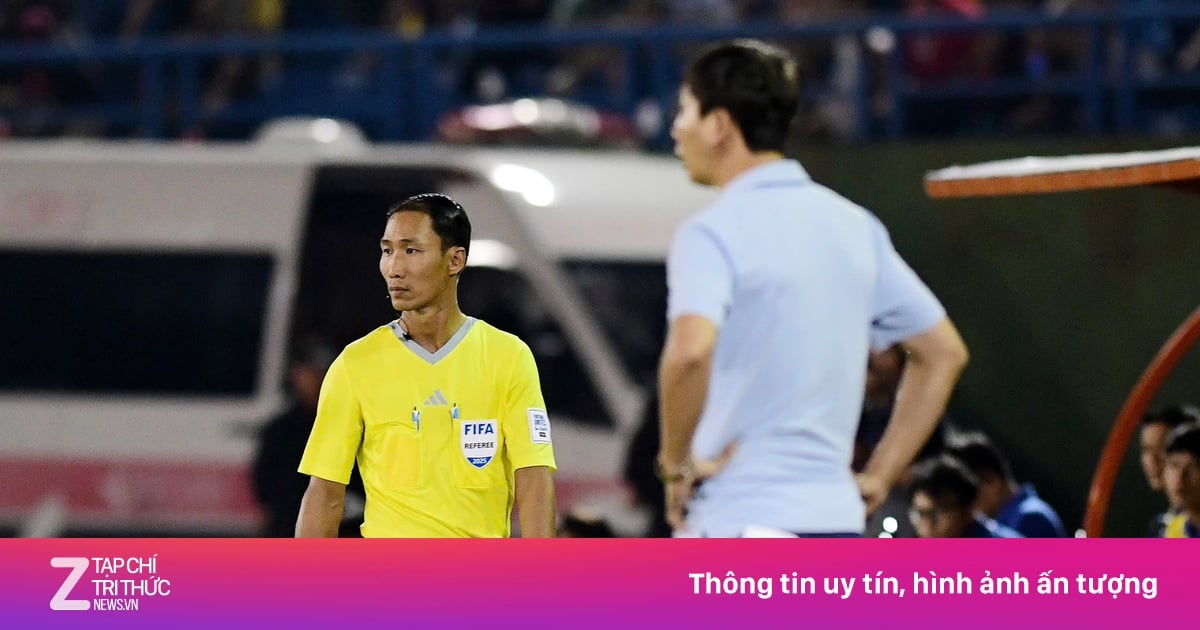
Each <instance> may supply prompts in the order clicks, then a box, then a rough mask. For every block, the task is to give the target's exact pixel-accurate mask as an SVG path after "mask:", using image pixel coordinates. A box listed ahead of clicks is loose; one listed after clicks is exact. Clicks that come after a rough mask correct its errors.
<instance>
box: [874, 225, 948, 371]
mask: <svg viewBox="0 0 1200 630" xmlns="http://www.w3.org/2000/svg"><path fill="white" fill-rule="evenodd" d="M872 227H873V231H874V235H875V254H876V256H875V259H876V261H878V265H879V266H878V272H879V273H878V276H877V277H876V285H875V298H874V305H873V307H872V312H871V346H872V348H874V349H875V350H883V349H885V348H887V347H889V346H891V345H893V344H895V343H898V342H900V341H903V340H905V339H908V338H909V337H913V336H916V335H919V334H921V333H923V332H925V331H927V330H929V329H931V328H933V327H934V326H935V325H936V324H937V323H938V322H940V321H942V319H944V318H945V317H946V309H944V308H943V307H942V304H941V302H939V301H938V299H937V297H935V296H934V295H933V291H930V290H929V287H927V286H925V283H924V282H922V281H921V279H920V278H919V277H917V274H916V272H914V271H913V270H912V268H911V267H909V266H908V263H906V262H904V259H903V258H901V257H900V254H899V253H897V252H896V248H895V247H894V246H893V245H892V239H891V237H889V236H888V232H887V229H886V228H884V227H883V224H882V223H879V222H878V220H876V221H875V222H874V225H873V226H872Z"/></svg>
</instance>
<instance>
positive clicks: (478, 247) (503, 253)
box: [467, 239, 517, 269]
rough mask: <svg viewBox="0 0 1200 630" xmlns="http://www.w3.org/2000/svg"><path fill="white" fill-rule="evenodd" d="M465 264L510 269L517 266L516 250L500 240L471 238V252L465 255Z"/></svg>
mask: <svg viewBox="0 0 1200 630" xmlns="http://www.w3.org/2000/svg"><path fill="white" fill-rule="evenodd" d="M467 266H468V267H493V268H495V269H512V268H513V267H516V266H517V252H515V251H513V248H511V247H509V246H508V245H505V244H504V243H501V242H500V241H493V240H490V239H479V240H472V241H471V253H470V254H469V255H468V256H467Z"/></svg>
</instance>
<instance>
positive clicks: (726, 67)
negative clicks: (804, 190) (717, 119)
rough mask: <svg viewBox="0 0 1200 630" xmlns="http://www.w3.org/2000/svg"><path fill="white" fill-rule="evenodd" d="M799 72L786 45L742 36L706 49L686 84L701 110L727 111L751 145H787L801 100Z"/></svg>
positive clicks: (759, 148)
mask: <svg viewBox="0 0 1200 630" xmlns="http://www.w3.org/2000/svg"><path fill="white" fill-rule="evenodd" d="M796 72H797V71H796V62H795V60H794V59H793V58H792V56H791V55H789V54H788V53H787V52H785V51H783V50H782V49H779V48H776V47H775V46H771V45H769V44H766V43H763V42H760V41H757V40H752V39H740V40H736V41H732V42H725V43H721V44H716V45H713V46H711V47H709V48H707V49H705V50H704V51H702V52H701V53H700V55H699V56H697V57H696V59H695V61H693V62H692V63H691V65H690V66H689V67H688V69H687V72H686V73H685V74H684V78H683V84H684V85H685V86H686V87H687V89H688V90H690V91H691V92H692V94H693V95H695V97H696V100H697V101H699V102H700V113H701V114H702V115H703V114H707V113H709V112H710V111H712V110H714V109H717V108H723V109H725V110H726V111H728V112H729V115H730V116H731V117H732V118H733V121H734V122H735V123H736V124H737V126H738V129H740V130H741V132H742V137H743V138H744V139H745V140H746V146H747V147H749V148H750V150H751V151H755V152H758V151H783V149H784V144H785V143H786V142H787V140H788V129H789V128H790V127H791V126H792V121H793V120H794V119H795V117H796V108H797V107H798V105H799V100H800V84H799V80H798V79H797V74H796Z"/></svg>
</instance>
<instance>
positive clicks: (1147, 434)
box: [1138, 405, 1200, 537]
mask: <svg viewBox="0 0 1200 630" xmlns="http://www.w3.org/2000/svg"><path fill="white" fill-rule="evenodd" d="M1197 420H1200V410H1197V409H1196V408H1195V407H1192V406H1189V405H1177V406H1173V407H1166V408H1164V409H1160V410H1158V411H1153V412H1150V413H1147V414H1146V415H1144V416H1142V426H1141V430H1140V431H1139V432H1138V440H1139V442H1140V443H1141V462H1142V473H1143V474H1144V475H1145V477H1146V485H1148V486H1150V489H1151V490H1153V491H1154V492H1163V491H1164V485H1163V468H1164V466H1165V464H1166V459H1167V451H1166V444H1167V435H1168V434H1169V433H1170V432H1171V430H1172V429H1174V428H1175V427H1178V426H1180V425H1183V424H1187V423H1189V422H1195V421H1197ZM1167 503H1168V505H1167V509H1166V510H1165V511H1163V512H1161V513H1159V514H1155V515H1154V518H1153V519H1151V520H1150V527H1149V535H1150V536H1154V537H1158V536H1162V533H1163V528H1164V527H1165V526H1166V524H1167V522H1168V521H1169V520H1171V519H1172V518H1173V517H1174V516H1175V515H1176V514H1178V508H1179V506H1177V505H1175V504H1174V503H1171V495H1170V494H1167Z"/></svg>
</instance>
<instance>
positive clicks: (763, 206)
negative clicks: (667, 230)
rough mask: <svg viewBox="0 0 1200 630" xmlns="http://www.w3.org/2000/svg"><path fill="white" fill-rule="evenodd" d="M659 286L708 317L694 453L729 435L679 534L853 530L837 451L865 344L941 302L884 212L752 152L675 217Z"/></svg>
mask: <svg viewBox="0 0 1200 630" xmlns="http://www.w3.org/2000/svg"><path fill="white" fill-rule="evenodd" d="M667 286H668V307H667V316H668V318H669V319H670V320H674V319H675V318H677V317H679V316H681V315H689V314H690V315H700V316H703V317H705V318H706V319H708V320H710V321H712V322H713V323H714V324H715V325H716V326H717V328H718V329H719V330H720V333H719V335H718V338H717V345H716V350H715V354H714V357H713V365H712V376H711V380H710V382H709V387H708V397H707V398H706V400H705V403H704V411H703V414H702V415H701V418H700V424H699V426H698V427H697V431H696V436H695V440H694V441H693V445H692V451H693V454H694V455H695V457H697V458H700V459H707V458H711V457H715V456H716V455H718V454H719V453H720V452H721V451H722V450H723V449H724V448H725V447H726V445H728V444H729V443H730V442H734V441H736V442H737V443H738V450H737V453H736V455H735V456H734V458H733V459H732V460H731V461H730V463H729V465H728V466H727V467H726V468H725V469H724V470H723V471H722V472H721V473H720V474H718V475H717V476H715V477H713V478H711V479H709V480H708V481H706V482H705V483H704V484H702V485H701V487H700V488H699V489H698V491H697V494H696V497H695V498H694V499H693V501H692V503H691V504H690V505H689V507H688V512H689V516H688V524H689V529H690V530H691V531H690V533H691V534H695V535H703V536H717V537H731V536H739V535H741V533H742V531H743V530H744V529H745V528H746V527H747V526H751V525H755V526H762V527H771V528H776V529H780V530H784V531H788V532H794V533H833V532H847V533H849V532H862V531H863V527H864V521H865V510H864V506H863V502H862V499H861V497H860V495H859V492H858V487H857V485H856V484H855V482H854V478H853V475H852V473H851V470H850V458H851V453H852V448H853V441H854V433H855V429H856V427H857V424H858V419H859V412H860V411H861V409H862V401H863V387H864V384H865V379H866V363H867V351H868V347H874V348H876V349H882V348H885V347H887V346H890V345H891V344H893V343H895V342H898V341H900V340H903V339H906V338H908V337H911V336H913V335H916V334H918V333H921V332H924V331H927V330H929V329H930V328H932V327H933V326H934V325H935V324H937V323H938V322H939V321H941V320H942V319H943V318H944V317H945V316H946V313H945V310H944V309H943V308H942V306H941V304H940V303H939V302H938V300H937V298H935V297H934V295H933V293H932V292H930V290H929V289H928V288H927V287H926V286H925V284H924V283H923V282H921V280H920V279H919V278H918V277H917V275H916V274H915V273H914V272H913V271H912V269H911V268H909V266H908V265H907V264H906V263H905V262H904V261H903V260H902V259H901V258H900V255H899V254H897V253H896V250H895V248H894V247H893V246H892V242H891V239H890V238H889V237H888V233H887V230H886V228H884V227H883V224H882V223H880V222H879V220H878V219H877V218H875V216H874V215H872V214H871V213H869V212H867V211H866V210H864V209H863V208H862V207H860V206H858V205H856V204H854V203H852V202H851V201H849V200H847V199H845V198H844V197H842V196H840V195H838V194H837V193H835V192H833V191H832V190H829V189H828V188H825V187H824V186H821V185H819V184H816V183H814V182H813V181H812V179H811V178H809V176H808V173H806V172H805V171H804V169H803V167H801V166H800V164H799V163H798V162H796V161H793V160H779V161H776V162H771V163H768V164H764V165H761V166H758V167H756V168H754V169H751V170H750V171H747V172H745V173H743V174H742V175H740V176H739V177H737V178H736V179H735V180H733V181H732V182H730V183H729V184H728V185H727V186H726V187H725V189H724V190H723V191H722V193H721V195H720V196H719V197H718V198H717V200H716V201H715V202H714V203H713V204H712V205H711V206H709V207H708V208H706V209H704V210H703V211H701V212H700V213H699V214H697V215H695V216H694V217H692V218H691V219H689V220H688V221H687V222H685V223H684V224H683V225H682V226H681V227H680V229H679V231H678V232H677V233H676V235H675V240H674V242H673V244H672V246H671V253H670V256H669V258H668V260H667Z"/></svg>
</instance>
